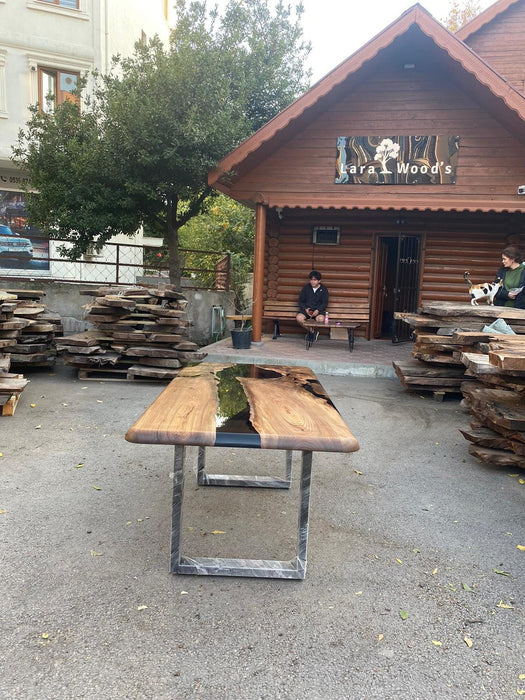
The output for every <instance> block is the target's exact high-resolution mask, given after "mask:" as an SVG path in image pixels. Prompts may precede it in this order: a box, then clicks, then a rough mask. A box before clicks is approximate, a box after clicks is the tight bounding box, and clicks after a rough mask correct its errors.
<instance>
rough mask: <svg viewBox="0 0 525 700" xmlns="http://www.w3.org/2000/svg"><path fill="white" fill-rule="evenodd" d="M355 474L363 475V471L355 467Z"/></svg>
mask: <svg viewBox="0 0 525 700" xmlns="http://www.w3.org/2000/svg"><path fill="white" fill-rule="evenodd" d="M354 474H359V475H360V476H362V474H363V472H360V471H359V469H354Z"/></svg>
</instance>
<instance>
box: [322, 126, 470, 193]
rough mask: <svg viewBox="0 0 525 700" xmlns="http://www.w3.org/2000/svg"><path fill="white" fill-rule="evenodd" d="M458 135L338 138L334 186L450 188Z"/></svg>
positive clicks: (455, 160) (455, 162)
mask: <svg viewBox="0 0 525 700" xmlns="http://www.w3.org/2000/svg"><path fill="white" fill-rule="evenodd" d="M458 149H459V136H339V137H338V139H337V161H336V169H335V184H336V185H450V184H454V183H455V182H456V165H457V159H458Z"/></svg>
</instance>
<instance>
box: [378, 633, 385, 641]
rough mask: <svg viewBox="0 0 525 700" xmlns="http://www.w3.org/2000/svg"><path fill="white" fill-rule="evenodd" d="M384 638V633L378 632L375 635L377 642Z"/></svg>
mask: <svg viewBox="0 0 525 700" xmlns="http://www.w3.org/2000/svg"><path fill="white" fill-rule="evenodd" d="M384 638H385V635H384V634H378V635H377V641H378V642H381V641H383V639H384Z"/></svg>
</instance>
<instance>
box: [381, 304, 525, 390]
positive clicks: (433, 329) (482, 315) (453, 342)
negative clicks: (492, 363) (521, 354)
mask: <svg viewBox="0 0 525 700" xmlns="http://www.w3.org/2000/svg"><path fill="white" fill-rule="evenodd" d="M395 318H396V319H399V320H402V321H404V322H405V323H408V324H410V326H411V328H412V329H413V333H414V337H415V342H414V348H413V350H412V353H411V354H412V358H413V359H412V360H408V361H405V362H394V363H393V366H394V369H395V372H396V375H397V376H398V378H399V379H400V381H401V383H402V384H403V386H404V387H405V388H406V389H407V390H409V391H418V392H421V391H431V392H433V394H434V397H435V398H436V399H442V398H443V396H444V395H445V394H448V393H456V394H458V395H459V394H460V393H461V391H462V388H461V387H462V383H463V382H465V381H469V380H470V377H469V375H468V374H466V368H465V365H464V364H463V362H462V360H461V355H462V353H468V352H470V351H472V347H473V345H474V344H475V343H476V341H475V340H474V337H475V336H472V335H469V333H470V334H472V333H474V334H476V333H477V334H479V333H480V332H481V331H482V329H483V328H484V327H485V326H489V325H491V324H492V323H493V322H494V321H496V320H497V319H503V320H504V321H505V322H506V323H507V324H508V325H509V326H510V327H511V328H512V330H514V332H515V333H517V334H524V335H525V311H523V310H521V309H513V308H508V307H502V306H489V305H481V303H480V305H479V306H472V305H471V304H470V303H468V302H465V303H453V302H432V303H427V304H424V305H423V306H422V307H421V309H420V310H419V312H418V313H396V314H395ZM498 337H500V336H499V335H498Z"/></svg>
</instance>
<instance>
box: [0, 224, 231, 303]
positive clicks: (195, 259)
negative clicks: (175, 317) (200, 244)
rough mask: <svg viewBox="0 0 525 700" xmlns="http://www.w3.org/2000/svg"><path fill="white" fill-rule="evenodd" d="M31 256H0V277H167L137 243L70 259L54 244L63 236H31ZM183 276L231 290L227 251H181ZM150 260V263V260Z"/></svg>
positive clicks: (115, 280) (103, 280) (102, 280)
mask: <svg viewBox="0 0 525 700" xmlns="http://www.w3.org/2000/svg"><path fill="white" fill-rule="evenodd" d="M31 240H32V243H33V257H32V258H31V259H30V260H19V259H16V258H8V257H5V258H0V279H4V280H5V279H9V278H17V279H28V278H29V279H35V278H44V279H52V280H55V281H57V282H82V283H86V282H88V283H94V284H102V285H104V284H136V283H137V280H138V279H139V278H140V277H145V276H146V277H152V276H154V277H159V278H164V279H166V280H167V279H168V278H169V274H168V268H167V266H165V261H164V257H163V255H162V254H160V255H159V257H158V263H157V262H156V260H157V255H158V253H155V252H154V251H155V249H151V248H146V247H144V246H143V245H138V244H136V243H106V245H105V246H104V247H103V248H102V250H101V251H100V252H98V253H97V252H95V251H88V252H87V253H85V254H84V255H83V256H82V258H81V259H80V260H75V261H71V260H68V259H67V258H65V257H64V256H63V255H61V253H60V251H59V248H61V247H63V248H66V249H67V248H68V247H70V245H71V244H69V243H68V242H67V241H62V240H48V239H47V238H37V237H32V239H31ZM179 253H180V259H181V269H182V276H183V278H187V279H188V280H189V285H190V286H191V287H193V288H195V289H216V290H226V291H228V290H229V289H230V255H229V253H222V252H217V251H206V250H189V249H180V250H179ZM152 261H155V262H154V263H152Z"/></svg>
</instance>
